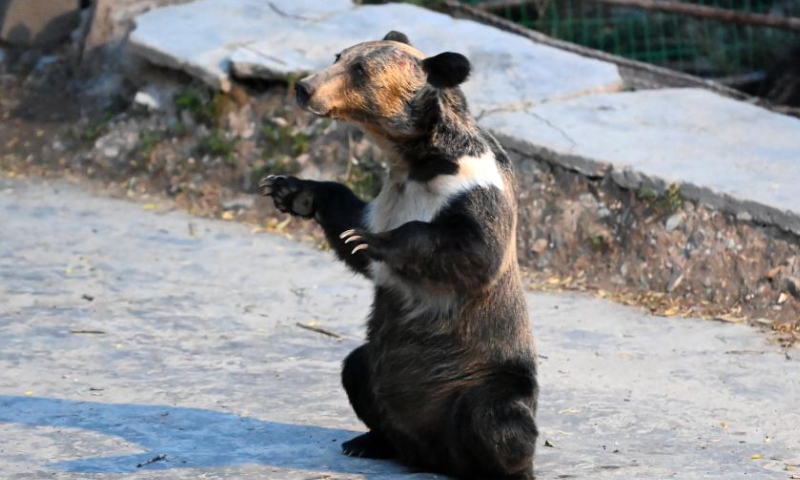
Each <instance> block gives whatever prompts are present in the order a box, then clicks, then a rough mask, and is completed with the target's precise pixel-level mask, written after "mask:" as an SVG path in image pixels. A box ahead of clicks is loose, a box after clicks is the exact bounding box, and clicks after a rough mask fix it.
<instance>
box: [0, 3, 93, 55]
mask: <svg viewBox="0 0 800 480" xmlns="http://www.w3.org/2000/svg"><path fill="white" fill-rule="evenodd" d="M80 7H81V4H80V0H0V40H3V41H6V42H8V43H11V44H13V45H19V46H31V45H51V44H53V43H56V42H58V41H61V40H64V39H65V38H67V37H69V35H70V34H71V33H72V31H73V30H74V29H75V28H76V27H77V26H78V17H79V11H80Z"/></svg>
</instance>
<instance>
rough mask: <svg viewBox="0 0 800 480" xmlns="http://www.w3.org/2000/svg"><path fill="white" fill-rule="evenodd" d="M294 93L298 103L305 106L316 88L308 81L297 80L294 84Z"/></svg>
mask: <svg viewBox="0 0 800 480" xmlns="http://www.w3.org/2000/svg"><path fill="white" fill-rule="evenodd" d="M294 94H295V97H296V98H297V104H298V105H300V106H301V107H305V106H306V104H307V103H308V100H309V99H310V98H311V95H313V94H314V90H313V89H312V88H311V86H310V85H309V84H308V83H306V82H297V84H296V85H295V86H294Z"/></svg>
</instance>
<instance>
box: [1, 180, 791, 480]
mask: <svg viewBox="0 0 800 480" xmlns="http://www.w3.org/2000/svg"><path fill="white" fill-rule="evenodd" d="M0 219H2V225H3V231H2V236H0V298H1V299H2V302H0V372H2V374H1V375H0V472H2V478H3V479H4V480H32V479H37V480H38V479H41V478H48V479H56V480H67V479H69V480H83V479H86V478H91V479H93V480H106V479H122V478H125V479H148V480H154V479H159V480H195V479H198V478H207V479H221V478H228V479H230V478H236V479H243V480H246V479H271V480H309V479H317V480H322V479H337V480H355V479H368V480H400V479H409V480H412V479H413V480H423V479H424V480H434V479H442V478H443V477H442V476H437V475H431V474H424V473H412V472H409V471H408V470H407V469H405V468H403V467H400V466H398V465H396V464H394V463H392V462H388V461H372V460H365V459H357V458H348V457H344V456H342V455H341V454H340V452H339V450H340V445H341V442H342V441H344V440H347V439H349V438H350V437H352V436H354V435H356V434H357V433H359V432H362V431H363V430H364V427H363V426H362V425H361V424H360V422H359V421H358V420H357V419H356V417H355V415H354V414H353V412H352V411H351V409H350V407H349V405H348V403H347V399H346V398H345V394H344V392H343V390H342V388H341V386H340V384H339V371H340V367H341V361H342V359H343V358H344V356H345V355H346V354H347V353H348V352H349V351H350V350H351V349H353V348H354V347H356V346H357V345H359V344H360V343H361V342H362V338H363V336H364V324H363V319H364V317H365V315H366V313H367V311H368V309H369V304H370V295H371V294H370V287H369V285H368V284H367V282H366V281H364V280H362V279H360V278H356V277H354V276H353V275H352V274H351V273H349V272H347V271H346V270H345V269H344V268H343V267H342V266H341V264H340V263H338V262H337V261H336V260H334V258H333V255H331V254H330V253H329V252H328V253H326V252H320V251H318V250H316V249H313V248H311V247H310V246H308V245H305V244H301V243H296V242H293V241H290V240H288V239H285V238H282V237H278V236H273V235H268V234H266V235H265V234H253V233H251V231H250V228H249V227H247V226H245V225H240V224H234V223H228V222H222V221H216V220H206V219H199V218H193V217H190V216H188V215H186V214H184V213H181V212H176V211H171V208H170V206H169V205H163V206H162V207H160V208H158V209H155V210H146V209H144V208H143V206H142V205H141V204H135V203H129V202H125V201H120V200H110V199H105V198H99V197H95V196H93V195H90V194H88V193H86V192H83V191H81V190H79V189H77V188H75V187H74V186H71V185H68V184H64V183H53V184H37V183H31V182H30V181H20V180H6V179H0ZM528 305H529V311H530V315H531V317H532V318H533V324H534V327H533V328H534V332H535V334H536V336H537V338H538V342H539V353H540V362H541V363H540V375H541V377H540V380H541V386H542V394H541V399H540V403H539V423H540V427H541V432H542V435H541V442H542V443H543V442H544V441H545V440H548V441H549V442H550V444H551V445H552V447H545V446H543V444H540V445H539V448H538V453H537V478H539V479H541V480H554V479H558V478H597V479H620V480H623V479H624V480H629V479H633V478H635V479H664V478H681V479H695V478H704V479H720V480H722V479H725V480H729V479H732V478H749V479H755V480H762V479H763V480H766V479H776V478H778V479H780V478H787V479H788V478H789V477H790V476H791V474H792V472H791V471H789V470H788V469H791V468H800V466H798V467H794V465H800V454H799V453H798V452H800V430H799V429H798V428H797V425H799V424H800V412H798V410H797V398H799V397H800V361H798V359H797V357H798V354H797V352H795V351H790V352H788V354H787V355H784V353H783V352H781V351H780V350H779V349H777V348H776V347H775V346H772V345H770V344H769V343H768V342H767V341H766V339H765V338H764V335H763V334H762V333H760V332H758V331H756V330H754V329H752V328H750V327H747V326H744V325H730V324H722V323H713V322H705V321H701V320H695V319H683V320H676V319H664V318H658V319H654V318H652V317H650V316H648V315H647V314H645V313H643V312H642V311H641V310H638V309H632V308H626V307H623V306H620V305H616V304H612V303H609V302H606V301H603V300H599V299H593V298H589V297H584V296H576V295H547V294H533V293H530V294H528ZM296 322H300V323H304V324H307V323H309V322H317V325H318V326H319V327H322V328H325V329H328V330H331V331H333V332H336V333H337V334H340V335H341V336H342V338H341V339H335V338H331V337H327V336H324V335H320V334H317V333H314V332H311V331H308V330H304V329H301V328H298V327H297V326H296V325H295V323H296ZM93 331H94V332H102V333H91V332H93ZM81 332H82V333H81ZM159 455H165V456H166V457H165V458H164V459H163V460H159V461H156V462H155V463H151V464H146V463H147V462H148V461H150V460H152V459H154V458H160V457H158V456H159ZM754 455H756V457H755V459H754V458H753V456H754ZM137 465H142V466H141V467H137Z"/></svg>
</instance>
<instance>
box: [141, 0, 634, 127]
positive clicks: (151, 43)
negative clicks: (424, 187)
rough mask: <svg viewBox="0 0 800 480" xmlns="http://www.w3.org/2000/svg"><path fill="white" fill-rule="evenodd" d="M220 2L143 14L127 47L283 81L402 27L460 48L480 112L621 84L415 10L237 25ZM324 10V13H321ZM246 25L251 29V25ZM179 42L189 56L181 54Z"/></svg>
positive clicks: (581, 63) (514, 38) (510, 37)
mask: <svg viewBox="0 0 800 480" xmlns="http://www.w3.org/2000/svg"><path fill="white" fill-rule="evenodd" d="M221 2H223V3H226V4H230V3H231V2H230V0H199V1H197V2H194V3H191V4H188V5H185V6H182V7H176V8H174V9H161V10H156V11H154V12H152V13H150V14H147V15H144V16H142V17H140V18H139V20H138V21H137V25H138V27H137V29H136V31H134V34H133V36H132V42H133V44H134V45H136V48H137V50H138V51H140V52H143V51H145V50H143V47H144V46H145V45H147V46H148V48H147V51H151V52H155V55H156V56H155V57H153V58H155V59H156V61H159V59H161V57H162V56H164V55H166V56H168V57H169V58H171V59H174V61H177V62H178V63H182V62H184V61H185V60H187V59H189V58H191V59H192V60H193V61H192V65H195V66H198V67H202V68H203V69H204V70H205V73H204V76H209V74H210V73H212V72H213V75H212V76H216V77H220V78H221V77H224V74H225V66H224V63H225V62H228V61H229V62H230V63H231V66H232V68H233V71H234V72H235V74H236V75H237V76H239V77H256V78H267V79H276V78H277V79H285V78H287V77H290V76H294V77H299V76H303V75H305V74H307V73H308V72H312V71H315V70H318V69H320V68H324V67H326V66H328V65H330V64H331V63H332V62H333V58H334V56H335V54H336V53H338V52H339V51H341V50H342V49H344V48H346V47H349V46H351V45H354V44H356V43H360V42H364V41H367V40H377V39H380V38H383V36H384V35H385V34H386V33H387V32H389V31H390V30H400V31H403V32H404V33H406V34H407V35H408V36H409V37H410V38H411V41H412V43H413V44H414V46H415V47H417V48H419V49H420V50H421V51H422V52H424V53H426V54H429V55H435V54H438V53H441V52H444V51H457V52H460V53H463V54H465V55H466V56H467V57H469V58H470V60H471V61H472V63H473V75H472V78H471V79H470V80H469V81H468V82H467V83H466V84H465V86H464V89H465V91H466V93H467V95H468V97H469V99H470V102H471V105H472V110H473V112H474V113H475V114H476V115H481V114H482V113H484V112H486V111H491V110H494V109H507V108H518V107H519V106H520V105H531V104H536V103H538V102H542V101H547V100H554V99H558V98H568V97H572V96H576V95H582V94H585V93H588V92H595V91H607V90H616V89H619V88H621V86H622V79H621V77H620V76H619V73H618V71H617V67H616V66H615V65H612V64H610V63H605V62H601V61H598V60H594V59H588V58H584V57H580V56H578V55H575V54H573V53H568V52H564V51H561V50H558V49H555V48H552V47H548V46H545V45H539V44H536V43H534V42H531V41H530V40H528V39H526V38H523V37H520V36H518V35H514V34H511V33H508V32H504V31H501V30H498V29H496V28H492V27H489V26H486V25H483V24H480V23H476V22H473V21H469V20H457V19H454V18H452V17H450V16H448V15H444V14H440V13H436V12H433V11H430V10H426V9H423V8H420V7H416V6H414V5H409V4H402V3H392V4H388V5H365V6H361V7H350V8H342V6H341V5H340V4H337V3H336V2H334V3H333V4H328V3H327V2H318V3H314V5H315V7H314V8H309V10H308V11H304V10H302V9H301V8H299V7H297V6H294V8H295V9H296V10H295V11H294V12H293V13H290V12H283V15H279V14H277V13H275V12H274V11H272V10H271V7H270V4H269V3H262V5H263V6H262V7H261V11H259V12H258V13H257V14H252V15H249V16H248V17H247V18H245V17H243V16H240V17H237V18H236V19H235V20H233V19H228V18H227V17H226V18H224V19H220V18H219V14H218V13H217V12H218V11H219V9H220V8H221V7H220V3H221ZM239 3H240V2H235V4H239ZM241 3H246V2H241ZM292 5H294V4H292ZM322 6H326V7H327V8H328V9H327V10H324V11H320V10H319V9H320V8H322ZM283 10H284V6H283V5H282V6H281V11H283ZM299 12H303V13H302V15H300V14H299ZM178 15H185V16H187V17H188V16H191V18H192V22H185V21H184V20H178V19H177V18H178V17H177V16H178ZM251 24H253V25H256V26H257V28H254V29H251V27H250V26H251ZM166 29H168V30H169V31H170V33H169V34H165V33H164V31H165V30H166ZM208 32H217V33H216V34H215V35H208ZM249 32H252V36H248V35H250V33H249ZM174 37H180V40H176V39H175V38H174ZM196 37H211V38H210V39H208V38H203V39H201V38H196ZM176 42H177V43H176ZM184 44H185V45H187V46H189V48H188V50H183V49H182V45H184ZM204 52H208V57H207V58H208V60H210V64H209V63H204V62H202V61H194V59H195V58H197V59H202V58H206V55H207V54H206V53H204ZM221 58H224V60H221Z"/></svg>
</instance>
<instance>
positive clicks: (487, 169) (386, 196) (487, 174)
mask: <svg viewBox="0 0 800 480" xmlns="http://www.w3.org/2000/svg"><path fill="white" fill-rule="evenodd" d="M458 165H459V170H458V173H457V174H456V175H440V176H438V177H435V178H434V179H432V180H431V181H429V182H425V183H423V182H417V181H413V180H408V181H406V180H405V179H401V180H400V181H398V180H392V179H391V178H390V179H389V180H388V181H387V182H386V184H385V185H384V186H383V189H382V190H381V192H380V194H378V196H377V197H376V198H375V200H373V201H372V202H371V203H370V204H369V208H368V211H367V225H368V227H369V230H370V231H372V232H385V231H387V230H392V229H394V228H397V227H399V226H400V225H403V224H404V223H408V222H413V221H420V222H430V221H431V220H432V219H433V217H435V216H436V214H437V213H439V211H440V210H441V209H442V208H443V207H445V206H447V204H448V203H449V202H450V201H451V200H452V199H453V197H455V196H457V195H458V194H460V193H463V192H466V191H469V190H472V189H473V188H477V187H489V186H495V187H497V188H499V189H500V190H502V189H503V177H502V175H501V174H500V170H499V169H498V168H497V162H496V161H495V158H494V155H493V154H492V153H491V152H487V153H485V154H483V155H481V156H480V157H462V158H461V159H460V160H459V161H458ZM390 177H391V176H390Z"/></svg>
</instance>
